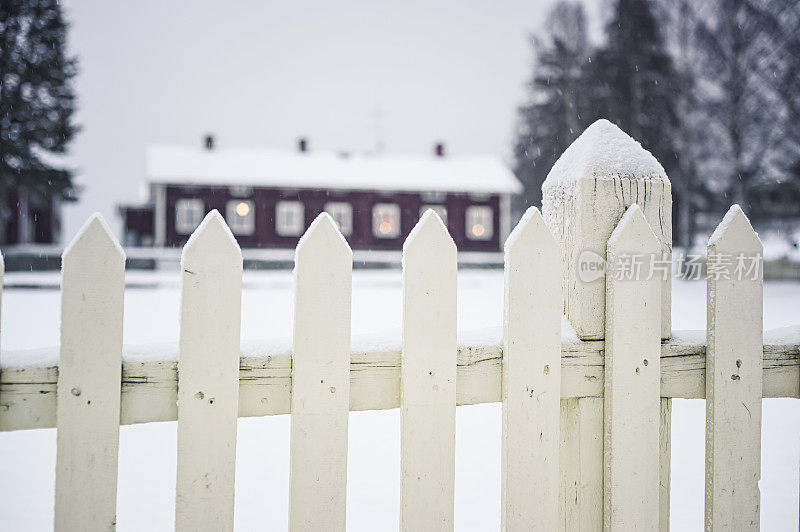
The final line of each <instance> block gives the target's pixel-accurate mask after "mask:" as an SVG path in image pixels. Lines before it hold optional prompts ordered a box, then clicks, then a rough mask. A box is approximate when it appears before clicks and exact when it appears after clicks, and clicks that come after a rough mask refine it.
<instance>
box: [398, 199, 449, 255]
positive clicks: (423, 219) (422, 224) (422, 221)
mask: <svg viewBox="0 0 800 532" xmlns="http://www.w3.org/2000/svg"><path fill="white" fill-rule="evenodd" d="M431 218H434V219H435V220H436V221H433V220H431ZM432 223H433V224H437V223H438V225H439V227H440V228H441V229H442V233H443V234H445V235H447V240H448V241H449V243H450V244H451V245H452V246H453V247H455V245H456V243H455V242H454V241H453V237H452V236H450V232H449V231H448V230H447V226H446V225H444V222H443V221H442V219H441V218H439V215H438V214H436V211H434V210H433V209H428V210H427V211H425V213H424V214H423V215H422V216H420V218H419V221H418V222H417V225H415V226H414V228H413V229H412V230H411V232H410V233H409V234H408V237H407V238H406V241H405V242H403V258H402V264H403V266H405V261H406V252H407V251H408V247H409V246H411V245H412V244H413V242H414V240H415V239H416V238H417V235H419V234H420V233H422V231H423V230H424V229H425V228H426V227H428V225H430V224H432Z"/></svg>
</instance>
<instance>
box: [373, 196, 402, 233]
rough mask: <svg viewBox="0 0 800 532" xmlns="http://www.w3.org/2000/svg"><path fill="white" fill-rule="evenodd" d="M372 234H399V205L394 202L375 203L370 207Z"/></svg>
mask: <svg viewBox="0 0 800 532" xmlns="http://www.w3.org/2000/svg"><path fill="white" fill-rule="evenodd" d="M372 234H373V235H375V236H376V237H377V238H397V237H399V236H400V206H399V205H397V204H396V203H376V204H375V205H374V206H373V207H372Z"/></svg>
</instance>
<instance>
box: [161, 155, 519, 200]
mask: <svg viewBox="0 0 800 532" xmlns="http://www.w3.org/2000/svg"><path fill="white" fill-rule="evenodd" d="M146 172H147V178H148V180H149V181H150V182H153V183H181V184H194V185H220V186H236V185H239V186H264V187H278V188H315V189H341V190H386V191H420V192H421V191H436V192H473V193H517V192H520V191H521V190H522V185H521V184H520V182H519V181H517V178H516V177H515V176H514V174H513V173H512V172H511V170H510V169H509V168H508V166H506V165H505V164H503V163H502V162H501V161H500V160H499V159H497V158H495V157H489V156H469V157H451V156H447V157H434V156H433V155H431V156H422V155H350V156H346V157H345V156H341V155H337V154H333V153H326V152H305V153H300V152H292V151H281V150H272V149H241V148H237V149H219V148H214V149H211V150H206V149H200V148H187V147H177V146H151V147H149V148H148V150H147V169H146Z"/></svg>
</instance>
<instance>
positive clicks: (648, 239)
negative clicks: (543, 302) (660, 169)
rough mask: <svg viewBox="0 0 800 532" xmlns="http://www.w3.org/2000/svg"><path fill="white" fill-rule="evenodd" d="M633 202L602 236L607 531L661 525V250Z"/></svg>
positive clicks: (605, 513)
mask: <svg viewBox="0 0 800 532" xmlns="http://www.w3.org/2000/svg"><path fill="white" fill-rule="evenodd" d="M660 248H661V246H660V245H659V242H658V240H657V239H656V236H655V235H654V234H653V231H652V230H651V229H650V226H649V225H648V224H647V220H645V219H644V215H643V214H642V211H641V209H640V208H639V206H638V205H632V206H631V207H629V208H628V210H627V211H626V212H625V215H624V216H623V217H622V220H620V222H619V224H618V225H617V227H616V229H614V232H613V233H611V238H609V239H608V253H607V260H608V264H609V266H610V268H611V269H610V270H609V271H608V274H607V277H606V334H605V381H604V388H603V398H604V399H605V400H604V410H605V428H604V434H605V441H604V447H605V448H604V468H603V469H604V471H603V474H604V477H603V481H604V493H603V495H604V510H603V515H604V520H605V527H604V528H605V530H623V529H626V528H630V527H631V526H633V525H634V524H635V528H636V530H650V531H653V532H655V531H656V530H658V527H659V491H660V488H659V481H660V479H659V454H660V453H659V445H660V442H659V422H660V420H661V416H660V399H661V394H660V391H661V339H660V336H661V335H660V331H661V285H662V279H661V278H660V277H659V275H658V274H656V275H653V271H652V270H651V269H650V264H651V263H652V261H654V260H656V259H657V258H658V255H659V252H660V251H661V249H660Z"/></svg>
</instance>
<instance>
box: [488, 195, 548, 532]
mask: <svg viewBox="0 0 800 532" xmlns="http://www.w3.org/2000/svg"><path fill="white" fill-rule="evenodd" d="M504 327H505V330H504V334H503V394H502V397H503V443H502V499H503V500H502V529H503V530H508V531H514V530H543V531H552V530H556V529H557V528H558V487H559V476H558V446H559V405H560V400H561V257H560V253H559V250H558V243H557V242H556V241H555V239H554V238H553V235H552V233H550V230H549V229H548V228H547V226H546V225H545V224H544V220H542V216H541V214H539V211H538V210H537V209H536V208H535V207H531V208H529V209H528V212H526V213H525V215H524V216H523V217H522V220H521V221H520V222H519V224H518V225H517V227H516V228H515V229H514V231H512V233H511V235H510V236H509V237H508V240H507V241H506V245H505V318H504Z"/></svg>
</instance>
